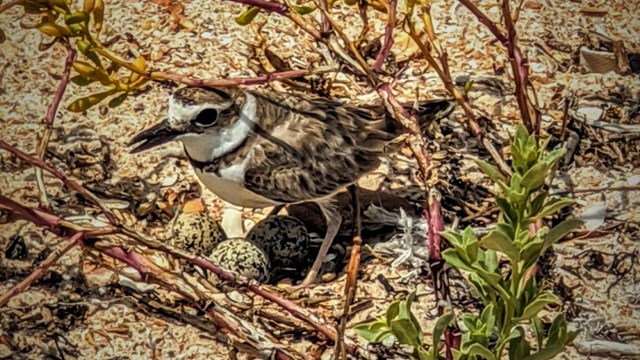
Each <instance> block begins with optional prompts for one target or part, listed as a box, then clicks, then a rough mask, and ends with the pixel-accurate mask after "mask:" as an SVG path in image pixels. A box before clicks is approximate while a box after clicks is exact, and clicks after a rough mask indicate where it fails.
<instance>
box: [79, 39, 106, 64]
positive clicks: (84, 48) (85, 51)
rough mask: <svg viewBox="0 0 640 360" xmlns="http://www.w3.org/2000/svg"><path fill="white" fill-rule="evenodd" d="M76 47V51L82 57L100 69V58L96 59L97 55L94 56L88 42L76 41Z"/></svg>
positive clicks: (94, 53)
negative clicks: (78, 51)
mask: <svg viewBox="0 0 640 360" xmlns="http://www.w3.org/2000/svg"><path fill="white" fill-rule="evenodd" d="M76 46H77V47H78V50H80V52H81V53H82V55H84V56H86V57H87V58H88V59H89V60H91V61H92V62H93V63H94V64H95V65H96V66H97V67H99V68H102V63H101V62H100V58H99V57H98V54H96V52H95V51H94V50H93V46H91V44H90V43H89V42H88V41H86V40H82V39H78V40H77V41H76Z"/></svg>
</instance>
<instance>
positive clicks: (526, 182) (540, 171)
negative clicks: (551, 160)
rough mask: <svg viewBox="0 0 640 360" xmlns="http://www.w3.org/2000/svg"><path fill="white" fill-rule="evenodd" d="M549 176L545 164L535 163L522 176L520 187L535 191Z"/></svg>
mask: <svg viewBox="0 0 640 360" xmlns="http://www.w3.org/2000/svg"><path fill="white" fill-rule="evenodd" d="M548 175H549V166H548V165H547V164H545V163H537V164H535V165H533V166H532V167H531V169H529V170H528V171H527V172H526V173H525V174H524V176H523V177H522V181H521V182H520V185H521V186H522V187H524V188H526V189H529V190H537V189H539V188H540V187H541V186H542V185H544V181H545V179H546V178H547V176H548Z"/></svg>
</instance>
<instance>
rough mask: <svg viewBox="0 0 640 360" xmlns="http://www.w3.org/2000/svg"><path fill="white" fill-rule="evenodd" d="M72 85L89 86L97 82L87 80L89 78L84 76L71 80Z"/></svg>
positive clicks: (77, 76)
mask: <svg viewBox="0 0 640 360" xmlns="http://www.w3.org/2000/svg"><path fill="white" fill-rule="evenodd" d="M69 80H71V82H72V83H74V84H76V85H78V86H87V85H89V84H91V83H93V82H95V80H92V79H87V77H85V76H83V75H76V76H74V77H72V78H71V79H69Z"/></svg>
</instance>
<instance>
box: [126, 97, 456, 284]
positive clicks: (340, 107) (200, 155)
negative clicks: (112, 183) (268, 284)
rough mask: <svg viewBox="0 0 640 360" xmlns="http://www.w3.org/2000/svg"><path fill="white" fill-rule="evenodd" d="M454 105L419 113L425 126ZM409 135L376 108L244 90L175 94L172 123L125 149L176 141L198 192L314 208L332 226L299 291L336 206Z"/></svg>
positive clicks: (316, 267)
mask: <svg viewBox="0 0 640 360" xmlns="http://www.w3.org/2000/svg"><path fill="white" fill-rule="evenodd" d="M450 108H451V102H450V101H448V100H436V101H430V102H425V103H422V104H421V107H420V109H419V110H418V113H419V117H420V118H421V119H422V120H423V121H425V122H426V121H428V120H431V119H433V118H435V117H436V116H438V115H442V114H443V113H444V112H446V111H447V110H449V109H450ZM404 132H405V131H404V130H403V129H402V128H401V127H400V126H399V125H398V124H397V123H396V121H394V120H393V119H392V118H391V117H390V116H389V115H388V113H387V112H386V111H385V108H384V106H382V104H379V105H358V106H355V105H350V104H348V103H343V102H340V101H337V100H334V99H329V98H323V97H317V96H312V95H308V94H300V93H285V92H274V91H266V90H248V89H242V88H238V87H235V88H208V89H204V88H196V87H186V88H181V89H178V90H176V91H175V92H174V93H173V95H172V96H171V98H170V100H169V110H168V116H167V118H166V119H164V120H162V121H161V122H160V123H158V124H157V125H155V126H152V127H151V128H149V129H147V130H144V131H142V132H141V133H139V134H138V135H136V136H135V137H133V139H132V140H131V142H130V143H129V146H132V145H135V144H138V146H137V147H135V148H133V149H132V150H131V153H137V152H140V151H143V150H148V149H151V148H153V147H156V146H158V145H161V144H164V143H167V142H169V141H180V142H182V144H183V146H184V150H185V153H186V155H187V157H188V159H189V161H190V163H191V165H192V167H193V169H194V170H195V173H196V174H197V176H198V177H199V178H200V180H201V181H202V183H203V184H204V185H205V186H206V187H207V188H208V189H209V190H211V191H212V192H213V193H215V194H216V195H217V196H218V197H220V198H221V199H222V200H224V201H226V202H228V203H231V204H234V205H236V206H241V207H246V208H265V207H272V206H283V205H288V204H296V203H303V202H314V203H316V204H317V205H318V206H319V207H320V211H321V213H322V215H323V216H324V218H325V220H326V228H327V229H326V232H325V235H324V239H323V241H322V244H321V246H320V250H319V252H318V255H317V257H316V259H315V261H314V263H313V265H312V267H311V269H310V271H309V273H308V274H307V275H306V277H305V279H304V281H303V282H302V286H306V285H309V284H311V283H313V282H314V280H315V278H316V276H317V275H318V272H319V271H320V268H321V265H322V263H323V260H324V257H325V255H326V254H327V251H328V250H329V248H330V246H331V243H332V242H333V239H334V237H335V236H336V234H337V232H338V229H339V228H340V223H341V221H342V218H341V216H340V214H339V213H338V212H337V211H336V210H335V209H334V206H332V203H331V200H332V198H333V197H334V195H336V194H337V193H338V192H340V191H341V190H343V189H344V188H345V187H347V186H349V185H352V184H354V183H355V182H357V181H358V179H360V178H361V177H362V176H363V175H365V174H367V173H369V172H371V171H373V170H375V169H376V168H377V167H378V166H379V164H380V156H381V155H384V154H386V153H388V152H389V151H393V150H394V149H395V148H397V147H398V145H399V144H400V143H401V142H400V141H398V139H399V136H400V135H401V134H403V133H404Z"/></svg>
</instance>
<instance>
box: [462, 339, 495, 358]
mask: <svg viewBox="0 0 640 360" xmlns="http://www.w3.org/2000/svg"><path fill="white" fill-rule="evenodd" d="M467 354H469V357H470V358H471V359H475V358H476V356H480V357H481V358H482V359H486V360H496V356H495V355H494V354H493V353H492V352H491V350H489V349H488V348H487V347H486V346H484V345H482V344H480V343H473V344H471V345H470V346H469V348H468V349H467Z"/></svg>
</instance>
